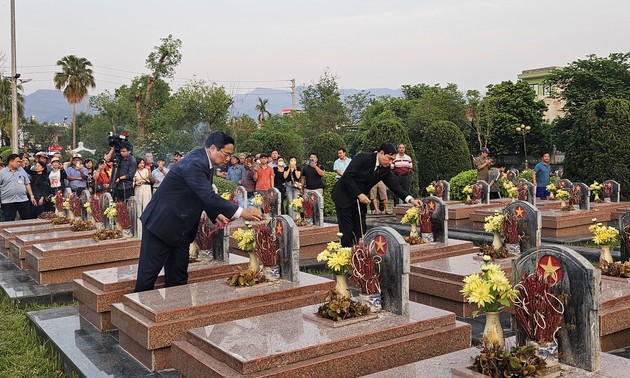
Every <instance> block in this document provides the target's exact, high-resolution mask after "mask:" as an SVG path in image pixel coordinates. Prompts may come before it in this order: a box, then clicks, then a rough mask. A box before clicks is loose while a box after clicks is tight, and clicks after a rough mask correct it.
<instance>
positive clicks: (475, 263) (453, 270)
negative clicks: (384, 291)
mask: <svg viewBox="0 0 630 378" xmlns="http://www.w3.org/2000/svg"><path fill="white" fill-rule="evenodd" d="M514 258H515V257H510V258H505V259H500V260H497V261H495V263H497V264H499V265H501V268H502V269H503V271H505V273H506V275H507V276H508V278H510V277H511V275H512V260H513V259H514ZM482 264H483V260H482V258H481V257H480V256H477V255H476V254H468V255H461V256H454V257H447V258H443V259H436V260H431V261H425V262H420V263H415V264H411V272H410V274H409V298H410V299H411V300H413V301H418V302H419V303H423V304H426V305H429V306H435V307H438V308H441V309H444V310H447V311H453V312H455V314H457V315H458V316H470V315H471V314H472V311H474V310H475V308H474V307H473V306H469V305H468V304H467V303H466V302H465V301H464V297H463V296H462V294H461V293H460V290H461V289H462V288H463V286H464V283H463V280H464V277H466V276H467V275H470V274H473V273H477V272H480V267H481V265H482Z"/></svg>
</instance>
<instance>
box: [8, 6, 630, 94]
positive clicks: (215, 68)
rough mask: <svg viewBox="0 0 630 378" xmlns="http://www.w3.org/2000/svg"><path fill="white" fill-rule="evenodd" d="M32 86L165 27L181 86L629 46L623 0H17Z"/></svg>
mask: <svg viewBox="0 0 630 378" xmlns="http://www.w3.org/2000/svg"><path fill="white" fill-rule="evenodd" d="M16 3H17V4H16V35H17V65H18V72H19V73H21V74H22V78H24V79H29V78H30V79H33V81H31V82H29V83H25V84H24V91H25V93H26V94H29V93H32V92H34V91H35V90H37V89H53V84H52V77H53V74H54V71H55V70H56V67H55V63H56V61H57V60H58V59H60V58H61V57H63V56H65V55H69V54H74V55H77V56H80V57H85V58H87V59H88V60H90V61H91V62H92V64H93V65H94V73H95V78H96V83H97V88H96V89H95V90H93V91H91V92H90V94H96V93H100V92H102V91H103V90H105V89H108V90H110V91H111V90H113V89H114V88H116V87H118V86H120V85H121V84H128V83H129V82H130V80H131V78H132V77H133V76H135V75H137V74H139V73H146V72H147V70H146V68H145V66H144V62H145V59H146V57H147V55H148V54H149V53H150V52H151V51H152V49H153V47H154V46H156V45H158V44H159V42H160V38H163V37H165V36H167V35H168V34H173V36H174V37H175V38H179V39H181V40H182V43H183V47H182V51H181V52H182V55H183V59H182V63H181V65H180V66H179V67H178V68H177V73H176V79H175V80H174V81H173V82H172V84H173V87H174V88H177V87H179V86H181V85H183V84H184V83H185V81H186V79H187V78H192V77H197V78H200V79H208V80H212V81H216V82H217V83H218V84H221V85H224V86H225V87H226V88H227V89H228V91H229V92H231V93H241V92H246V91H249V88H254V87H272V88H288V87H289V82H288V79H292V78H294V79H296V82H297V84H298V85H299V84H303V83H306V84H310V83H313V82H315V81H317V80H318V78H319V76H320V75H321V74H322V72H324V71H325V70H326V69H328V70H329V71H330V72H332V73H333V74H335V75H337V76H338V83H339V85H340V87H342V88H359V89H365V88H376V87H386V88H392V89H396V88H399V87H400V86H401V85H402V84H417V83H427V84H438V83H439V84H446V83H448V82H452V83H456V84H457V85H458V86H459V87H460V89H462V90H467V89H479V90H483V89H484V88H485V86H486V85H488V84H493V83H499V82H501V81H503V80H516V75H517V74H519V73H520V72H521V71H522V70H524V69H532V68H539V67H548V66H556V65H560V66H561V65H566V64H567V63H570V62H572V61H574V60H576V59H581V58H584V57H585V56H586V55H587V54H591V53H593V54H597V55H600V56H607V55H608V54H609V53H611V52H628V51H630V42H629V39H628V37H629V36H630V2H628V1H622V0H599V1H582V0H577V1H576V0H556V1H553V0H547V1H539V0H530V1H514V0H509V1H508V0H500V1H499V0H497V1H478V0H467V1H465V0H461V1H455V0H440V1H433V0H424V1H422V0H416V1H403V0H389V1H382V0H381V1H365V0H362V1H354V0H353V1H345V0H337V1H321V0H320V1H309V2H306V1H295V0H294V1H280V0H268V1H214V0H212V1H207V0H206V1H193V0H179V1H172V0H171V1H164V0H124V1H123V0H109V1H96V0H91V1H90V0H55V1H50V0H16ZM0 54H5V59H6V61H5V62H4V64H3V67H1V68H0V69H1V70H2V74H4V75H8V74H10V67H11V65H10V1H9V0H0Z"/></svg>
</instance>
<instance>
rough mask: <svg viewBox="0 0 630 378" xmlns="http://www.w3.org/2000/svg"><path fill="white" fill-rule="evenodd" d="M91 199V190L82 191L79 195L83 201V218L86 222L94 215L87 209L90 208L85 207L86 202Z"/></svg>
mask: <svg viewBox="0 0 630 378" xmlns="http://www.w3.org/2000/svg"><path fill="white" fill-rule="evenodd" d="M90 199H92V196H91V195H90V192H89V191H87V190H84V191H82V192H81V195H80V196H79V200H80V201H81V218H82V219H83V220H84V221H86V222H88V221H90V220H91V219H92V216H91V215H90V214H89V213H88V211H87V210H88V209H87V208H86V207H85V204H86V203H90Z"/></svg>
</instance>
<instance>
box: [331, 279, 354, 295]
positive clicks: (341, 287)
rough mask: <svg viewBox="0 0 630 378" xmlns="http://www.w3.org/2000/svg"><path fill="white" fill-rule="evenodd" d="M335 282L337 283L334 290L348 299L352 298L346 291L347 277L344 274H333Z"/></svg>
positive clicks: (348, 290) (348, 291) (347, 290)
mask: <svg viewBox="0 0 630 378" xmlns="http://www.w3.org/2000/svg"><path fill="white" fill-rule="evenodd" d="M335 281H336V282H337V285H336V286H335V290H337V292H338V293H339V294H341V295H343V296H344V297H346V298H348V299H350V298H352V295H351V294H350V289H348V277H347V276H346V275H345V274H335Z"/></svg>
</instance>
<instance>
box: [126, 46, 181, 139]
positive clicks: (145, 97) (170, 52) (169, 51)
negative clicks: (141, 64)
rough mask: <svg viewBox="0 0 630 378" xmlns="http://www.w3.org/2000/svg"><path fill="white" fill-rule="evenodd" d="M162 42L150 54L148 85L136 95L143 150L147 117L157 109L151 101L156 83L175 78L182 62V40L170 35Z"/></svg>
mask: <svg viewBox="0 0 630 378" xmlns="http://www.w3.org/2000/svg"><path fill="white" fill-rule="evenodd" d="M161 41H162V44H160V45H159V46H155V47H154V51H153V52H151V53H150V54H149V56H148V57H147V60H146V62H145V63H146V67H147V68H148V69H149V70H151V74H150V75H148V76H147V85H146V87H144V88H138V90H137V91H136V93H135V102H136V114H137V121H138V143H139V145H140V147H141V148H144V143H145V136H146V122H147V115H148V114H149V111H151V110H152V109H154V108H155V104H154V103H153V102H152V101H151V92H152V91H153V87H154V85H155V81H156V80H158V79H161V78H171V77H173V75H174V74H175V67H177V65H178V64H179V63H180V62H181V60H182V54H181V53H180V52H179V50H180V49H181V47H182V41H181V40H179V39H173V36H172V35H171V34H169V35H168V37H166V38H162V39H161ZM143 91H144V92H143Z"/></svg>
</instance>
